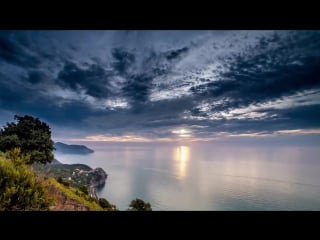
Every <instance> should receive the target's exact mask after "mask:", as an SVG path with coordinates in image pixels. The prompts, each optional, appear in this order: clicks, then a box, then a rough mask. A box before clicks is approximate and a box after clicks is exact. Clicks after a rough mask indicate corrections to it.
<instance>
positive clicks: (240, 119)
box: [0, 30, 320, 143]
mask: <svg viewBox="0 0 320 240" xmlns="http://www.w3.org/2000/svg"><path fill="white" fill-rule="evenodd" d="M15 114H19V115H24V114H28V115H32V116H35V117H39V118H40V119H41V120H43V121H45V122H47V123H48V124H49V126H50V127H51V129H52V136H53V138H54V140H63V141H107V142H171V141H186V142H188V141H189V142H202V141H219V140H221V139H244V138H245V139H252V140H253V141H256V139H277V138H283V139H286V140H288V141H289V140H290V139H294V138H295V137H300V138H299V139H300V140H301V139H305V140H306V142H308V143H309V142H310V141H311V142H314V143H320V31H302V30H294V31H292V30H290V31H289V30H288V31H284V30H281V31H272V30H268V31H266V30H263V31H256V30H255V31H253V30H250V31H245V30H242V31H240V30H233V31H231V30H229V31H222V30H215V31H203V30H201V31H200V30H199V31H185V30H184V31H176V30H170V31H164V30H161V31H160V30H152V31H151V30H143V31H142V30H139V31H134V30H130V31H124V30H113V31H102V30H101V31H93V30H90V31H69V30H63V31H53V30H51V31H42V30H41V31H40V30H37V31H26V30H24V31H17V30H16V31H0V124H1V126H3V125H4V124H5V123H6V122H11V121H13V116H14V115H15Z"/></svg>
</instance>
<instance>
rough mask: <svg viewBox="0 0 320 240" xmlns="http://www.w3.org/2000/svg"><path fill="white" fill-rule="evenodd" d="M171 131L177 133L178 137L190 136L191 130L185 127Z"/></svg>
mask: <svg viewBox="0 0 320 240" xmlns="http://www.w3.org/2000/svg"><path fill="white" fill-rule="evenodd" d="M172 133H174V134H177V135H178V136H179V137H191V136H192V135H191V131H190V130H189V129H186V128H180V129H175V130H173V131H172Z"/></svg>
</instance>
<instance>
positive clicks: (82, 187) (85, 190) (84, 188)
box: [79, 185, 89, 195]
mask: <svg viewBox="0 0 320 240" xmlns="http://www.w3.org/2000/svg"><path fill="white" fill-rule="evenodd" d="M79 190H80V191H81V192H83V193H84V194H87V195H88V194H89V192H88V188H87V187H86V186H85V185H81V186H80V187H79Z"/></svg>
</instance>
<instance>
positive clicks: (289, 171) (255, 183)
mask: <svg viewBox="0 0 320 240" xmlns="http://www.w3.org/2000/svg"><path fill="white" fill-rule="evenodd" d="M86 145H87V146H90V147H91V148H93V149H94V150H95V152H94V153H93V154H91V155H85V156H81V155H68V154H56V157H57V159H58V160H60V161H62V162H63V163H83V164H87V165H89V166H91V167H94V168H95V167H102V168H103V169H104V170H105V171H106V172H107V173H108V175H109V176H108V179H107V181H106V184H105V186H104V187H103V188H101V189H99V190H98V195H99V197H105V198H107V199H108V200H109V201H110V202H112V203H113V204H116V206H117V207H118V208H119V209H120V210H125V209H127V208H128V204H129V202H130V201H131V200H132V199H134V198H141V199H143V200H145V201H148V202H150V203H151V205H152V208H153V209H154V210H240V211H241V210H320V184H319V183H320V174H319V172H320V159H319V156H320V149H319V148H318V147H317V146H316V145H314V144H313V145H310V146H298V145H292V144H291V145H277V144H271V145H270V144H234V143H219V144H217V143H201V144H200V143H189V144H179V143H177V144H157V145H154V144H129V143H117V144H109V143H100V144H92V143H91V144H90V143H88V144H86Z"/></svg>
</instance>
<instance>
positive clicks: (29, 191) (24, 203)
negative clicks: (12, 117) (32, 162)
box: [0, 149, 52, 210]
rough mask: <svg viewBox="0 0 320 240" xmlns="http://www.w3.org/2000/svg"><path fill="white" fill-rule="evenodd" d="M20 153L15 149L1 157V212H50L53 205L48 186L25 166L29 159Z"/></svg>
mask: <svg viewBox="0 0 320 240" xmlns="http://www.w3.org/2000/svg"><path fill="white" fill-rule="evenodd" d="M19 153H20V150H19V149H14V150H13V151H12V152H9V153H8V154H6V157H3V156H1V157H0V210H48V208H49V206H50V204H51V203H52V200H51V199H50V198H49V197H48V194H47V190H48V186H47V185H46V183H45V182H43V181H41V180H39V179H37V178H36V176H35V174H34V173H33V172H32V171H31V170H30V169H29V166H28V165H26V164H24V162H28V160H29V159H28V157H25V156H21V155H20V156H18V155H19ZM9 156H11V157H15V159H10V158H9Z"/></svg>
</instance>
